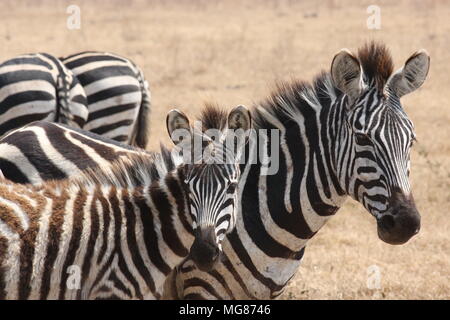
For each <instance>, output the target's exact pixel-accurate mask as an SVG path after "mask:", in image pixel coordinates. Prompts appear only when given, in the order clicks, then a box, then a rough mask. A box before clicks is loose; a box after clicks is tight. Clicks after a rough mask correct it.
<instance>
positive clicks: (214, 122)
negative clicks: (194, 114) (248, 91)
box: [198, 102, 228, 131]
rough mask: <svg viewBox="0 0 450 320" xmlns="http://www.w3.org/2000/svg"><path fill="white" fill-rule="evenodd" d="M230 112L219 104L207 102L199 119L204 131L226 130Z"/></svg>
mask: <svg viewBox="0 0 450 320" xmlns="http://www.w3.org/2000/svg"><path fill="white" fill-rule="evenodd" d="M227 115H228V111H226V110H225V109H223V108H221V107H219V105H218V104H215V103H211V102H207V103H205V107H204V108H203V110H202V112H201V114H200V116H199V117H198V119H199V120H200V121H201V122H202V125H203V130H204V131H205V130H208V129H220V130H222V129H224V128H225V126H226V124H227Z"/></svg>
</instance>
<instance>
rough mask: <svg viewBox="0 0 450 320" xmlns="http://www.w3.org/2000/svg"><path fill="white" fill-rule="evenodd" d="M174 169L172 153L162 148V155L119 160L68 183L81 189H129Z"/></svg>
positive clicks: (147, 154) (85, 172) (148, 154)
mask: <svg viewBox="0 0 450 320" xmlns="http://www.w3.org/2000/svg"><path fill="white" fill-rule="evenodd" d="M174 169H175V164H174V161H173V159H172V157H171V154H170V151H169V150H168V149H166V148H165V147H161V152H160V153H149V152H141V153H137V154H133V155H130V156H129V157H128V158H119V159H118V160H115V161H113V163H112V164H111V167H110V168H106V169H104V168H89V169H87V170H84V171H83V173H82V174H81V175H80V176H78V177H75V178H73V179H69V180H68V182H69V183H75V184H76V185H79V186H81V187H86V186H93V185H103V186H114V187H117V188H127V187H132V186H139V185H143V184H149V183H152V182H154V181H158V180H160V179H161V178H163V176H164V175H165V173H167V172H169V171H172V170H174Z"/></svg>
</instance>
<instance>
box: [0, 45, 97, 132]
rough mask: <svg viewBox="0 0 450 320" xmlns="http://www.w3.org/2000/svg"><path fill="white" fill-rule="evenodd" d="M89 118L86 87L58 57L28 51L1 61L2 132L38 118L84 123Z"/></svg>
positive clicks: (81, 124)
mask: <svg viewBox="0 0 450 320" xmlns="http://www.w3.org/2000/svg"><path fill="white" fill-rule="evenodd" d="M87 118H88V109H87V101H86V96H85V93H84V90H83V88H82V87H81V85H80V83H79V82H78V80H77V78H76V77H74V76H73V74H72V72H71V71H70V70H68V69H67V68H66V67H65V66H64V65H63V64H62V63H61V61H59V60H58V59H57V58H56V57H54V56H52V55H50V54H47V53H36V54H26V55H21V56H18V57H15V58H13V59H10V60H7V61H5V62H3V63H2V64H1V65H0V135H3V134H5V133H7V132H8V131H11V130H13V129H17V128H20V127H22V126H24V125H26V124H28V123H30V122H33V121H36V120H48V121H54V122H60V123H65V124H68V125H70V126H74V127H83V125H84V124H85V122H86V120H87Z"/></svg>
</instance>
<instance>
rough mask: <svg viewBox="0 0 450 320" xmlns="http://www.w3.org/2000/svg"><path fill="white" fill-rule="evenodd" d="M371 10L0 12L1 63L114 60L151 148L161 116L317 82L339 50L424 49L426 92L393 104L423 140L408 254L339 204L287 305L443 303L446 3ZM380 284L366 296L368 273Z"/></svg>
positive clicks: (296, 5)
mask: <svg viewBox="0 0 450 320" xmlns="http://www.w3.org/2000/svg"><path fill="white" fill-rule="evenodd" d="M374 2H375V1H312V0H308V1H301V2H300V1H298V2H297V1H275V0H273V1H270V0H266V1H246V2H245V4H243V3H242V1H234V0H233V1H226V2H225V1H206V0H202V1H194V0H190V1H163V0H161V1H138V0H134V1H133V0H127V1H126V0H123V1H119V0H116V1H108V2H106V1H87V0H79V1H75V0H71V1H44V0H41V1H39V0H28V1H19V0H14V1H12V0H10V1H1V4H0V21H1V26H0V39H1V46H0V59H1V60H5V59H7V58H10V57H13V56H14V55H17V54H21V53H27V52H49V53H52V54H55V55H57V56H60V55H67V54H71V53H74V52H78V51H82V50H106V51H112V52H116V53H119V54H122V55H124V56H126V57H129V58H131V59H132V60H134V61H135V62H136V63H137V64H138V65H139V66H141V67H142V68H143V69H144V71H145V73H146V76H147V78H148V80H149V81H150V84H151V92H152V102H153V114H152V123H151V126H152V130H151V135H152V138H151V143H150V145H149V148H150V149H154V148H155V147H157V145H158V143H159V141H160V140H162V141H164V142H165V143H167V142H168V139H167V137H166V130H165V121H164V119H165V116H166V112H167V111H168V110H169V109H170V108H172V107H177V108H179V109H181V110H184V111H186V112H187V113H188V114H189V115H192V116H193V115H196V114H198V112H199V110H200V109H201V108H202V105H203V102H204V101H205V100H208V101H218V102H220V103H221V104H222V105H224V106H226V107H231V106H235V105H237V104H246V105H251V104H252V103H253V102H257V101H259V100H261V99H262V98H264V97H265V96H266V95H267V94H268V93H269V91H270V89H271V88H272V87H273V84H274V82H275V81H276V80H281V79H285V80H289V79H291V78H301V79H306V80H308V79H312V77H313V76H314V75H315V74H316V73H318V72H319V71H320V70H322V69H328V68H329V66H330V63H331V59H332V57H333V55H334V54H335V53H336V52H337V51H338V50H339V49H341V48H343V47H347V48H349V49H351V50H356V49H357V48H358V47H359V46H360V45H362V44H363V43H364V42H365V41H367V40H372V39H375V40H382V41H384V42H385V43H386V44H387V46H388V47H389V48H390V49H391V51H392V54H393V57H394V61H395V63H396V67H400V66H401V65H402V64H403V62H404V61H405V60H406V59H407V58H408V57H409V55H410V54H412V53H413V52H414V51H416V50H417V49H420V48H425V49H427V50H428V52H429V53H430V55H431V70H430V73H429V77H428V79H427V81H426V82H425V84H424V86H423V87H422V88H421V89H420V90H418V91H417V92H414V93H412V94H410V95H409V96H407V97H404V98H403V99H402V102H403V105H404V106H405V109H406V111H407V113H408V114H409V116H410V118H411V119H412V120H413V121H414V123H415V126H416V132H417V136H418V140H419V142H418V143H417V145H416V146H415V148H414V150H413V153H412V174H411V180H412V185H413V189H414V193H415V199H416V202H417V205H418V208H419V210H420V211H421V213H422V230H421V232H420V234H419V235H418V236H416V237H415V238H413V239H412V240H411V241H410V242H409V243H408V244H406V245H403V246H390V245H387V244H385V243H383V242H381V241H380V240H379V239H378V238H377V235H376V228H375V221H374V219H373V218H372V217H371V216H370V215H369V214H368V213H367V212H365V210H364V209H363V208H362V207H361V206H360V205H359V204H358V203H356V202H354V201H350V200H349V201H348V202H347V203H346V205H345V207H344V208H342V209H341V210H340V211H339V213H338V214H337V216H336V217H335V218H333V219H331V221H330V222H329V223H328V224H327V225H326V226H325V227H324V228H323V230H321V231H320V232H319V234H318V235H317V236H316V237H315V238H314V239H313V240H312V241H311V242H310V245H309V246H308V248H307V249H306V254H305V257H304V260H303V266H302V268H301V269H300V270H299V272H298V274H297V276H296V277H295V278H294V280H293V281H292V283H291V284H290V286H289V287H288V289H287V290H286V292H285V293H284V294H283V295H282V298H284V299H372V298H381V299H449V298H450V280H449V276H450V212H449V209H450V192H449V190H450V169H449V168H450V158H449V155H450V143H449V139H450V131H449V124H450V112H449V104H450V103H449V99H450V96H449V84H450V76H449V75H450V23H449V21H450V20H449V16H450V2H449V1H444V0H441V1H439V0H436V1H432V0H429V1H420V0H415V1H401V0H400V1H376V2H377V5H379V6H380V8H381V29H380V30H369V29H368V28H367V25H366V20H367V18H368V17H369V14H368V13H367V11H366V10H367V7H368V6H369V5H371V4H373V3H374ZM70 4H77V5H79V6H80V8H81V29H79V30H69V29H68V28H67V27H66V20H67V17H68V16H69V15H68V14H67V13H66V8H67V6H68V5H70ZM372 265H376V266H378V267H379V268H380V272H381V288H380V289H369V288H368V287H367V280H368V272H369V271H368V270H369V269H368V268H369V267H370V266H372Z"/></svg>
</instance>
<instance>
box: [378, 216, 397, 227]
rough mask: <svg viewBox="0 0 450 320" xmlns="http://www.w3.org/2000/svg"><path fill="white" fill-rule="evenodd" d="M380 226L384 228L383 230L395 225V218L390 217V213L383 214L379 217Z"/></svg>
mask: <svg viewBox="0 0 450 320" xmlns="http://www.w3.org/2000/svg"><path fill="white" fill-rule="evenodd" d="M380 222H381V226H382V227H383V228H384V229H385V230H390V229H392V228H393V227H394V226H395V220H394V217H392V216H391V215H386V216H383V217H382V218H381V221H380Z"/></svg>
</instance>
